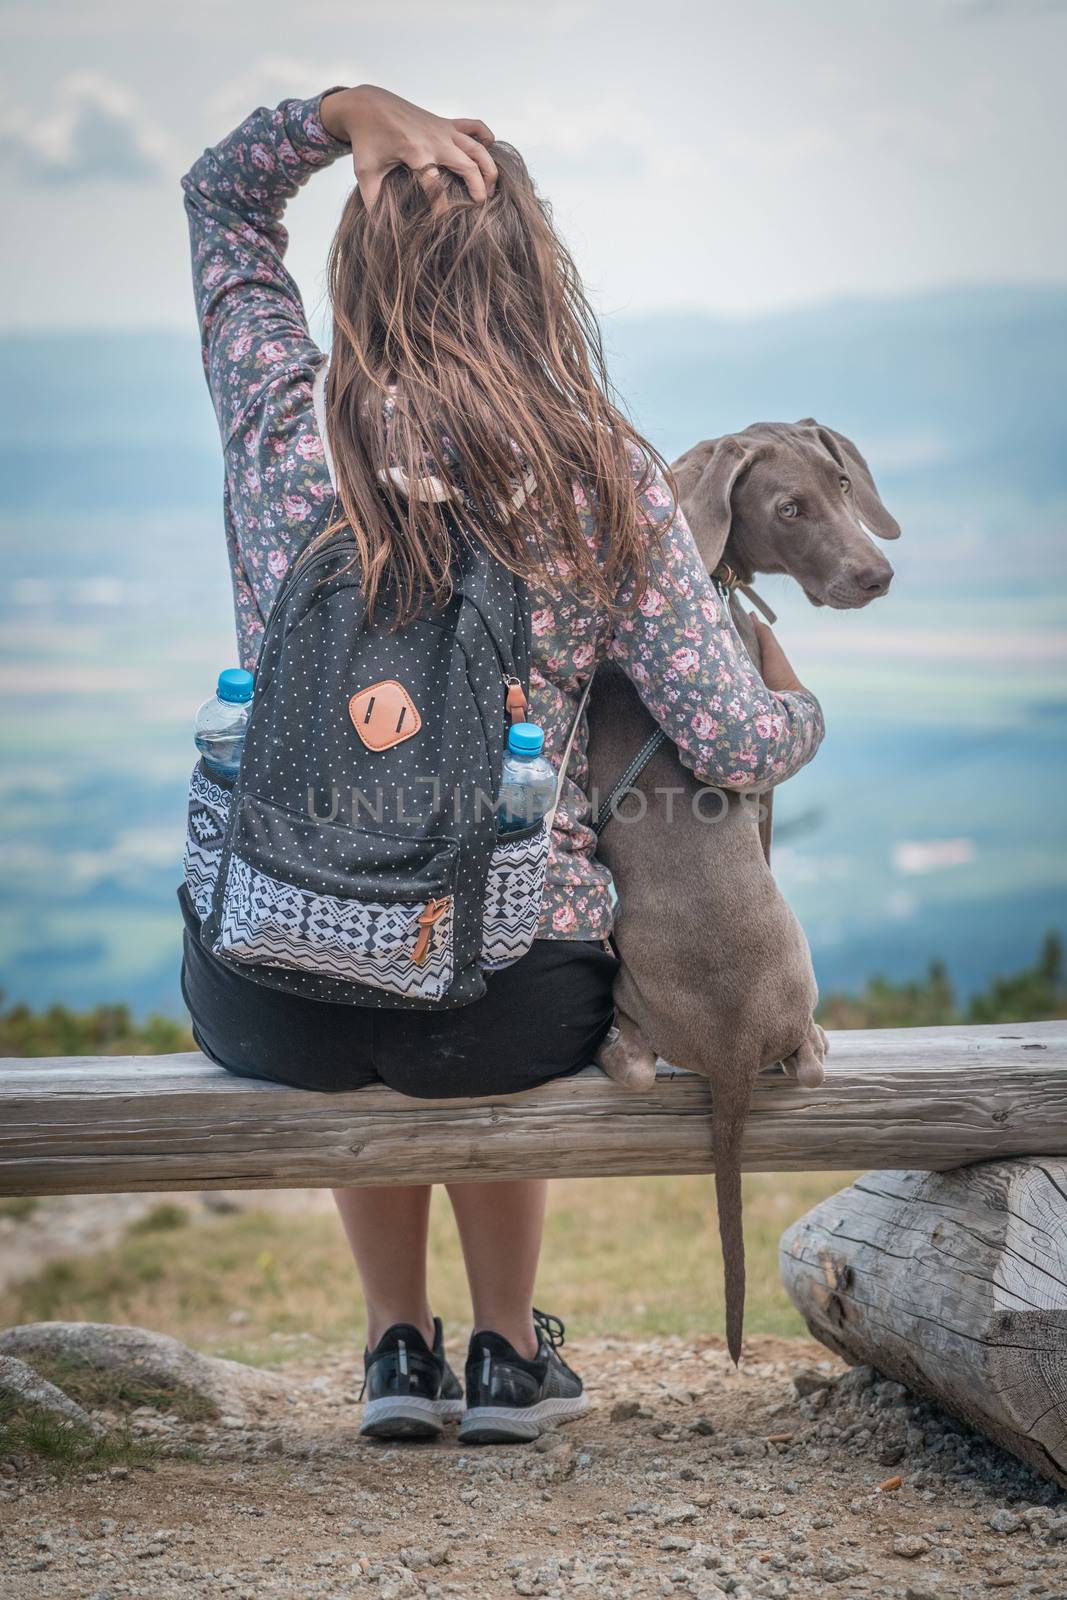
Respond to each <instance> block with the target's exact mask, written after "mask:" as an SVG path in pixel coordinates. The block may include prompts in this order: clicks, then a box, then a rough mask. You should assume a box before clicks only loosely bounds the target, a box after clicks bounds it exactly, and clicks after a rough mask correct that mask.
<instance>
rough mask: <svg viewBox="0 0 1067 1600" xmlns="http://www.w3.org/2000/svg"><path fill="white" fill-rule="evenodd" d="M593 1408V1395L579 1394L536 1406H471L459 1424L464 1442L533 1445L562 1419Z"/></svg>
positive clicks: (540, 1401) (568, 1418) (560, 1397)
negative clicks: (590, 1396)
mask: <svg viewBox="0 0 1067 1600" xmlns="http://www.w3.org/2000/svg"><path fill="white" fill-rule="evenodd" d="M588 1410H589V1397H588V1395H586V1394H584V1393H583V1394H576V1395H571V1396H569V1397H564V1396H557V1397H556V1398H555V1399H552V1400H538V1402H537V1404H536V1405H532V1406H471V1407H470V1408H469V1410H467V1411H465V1412H464V1413H463V1421H462V1422H461V1423H460V1425H459V1442H460V1444H529V1443H530V1442H531V1440H533V1439H539V1438H540V1437H541V1435H542V1434H543V1433H546V1432H547V1431H548V1429H549V1428H555V1427H557V1426H558V1425H559V1424H560V1423H561V1422H573V1421H575V1419H576V1418H578V1417H580V1416H583V1415H584V1414H585V1412H587V1411H588Z"/></svg>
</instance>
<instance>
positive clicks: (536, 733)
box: [508, 722, 545, 756]
mask: <svg viewBox="0 0 1067 1600" xmlns="http://www.w3.org/2000/svg"><path fill="white" fill-rule="evenodd" d="M544 748H545V734H544V729H543V728H539V727H538V726H537V723H536V722H513V723H512V724H511V727H510V728H509V729H508V749H509V750H512V751H514V753H515V755H517V756H539V755H540V754H541V751H542V750H543V749H544Z"/></svg>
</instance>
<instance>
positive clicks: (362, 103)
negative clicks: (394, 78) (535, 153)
mask: <svg viewBox="0 0 1067 1600" xmlns="http://www.w3.org/2000/svg"><path fill="white" fill-rule="evenodd" d="M320 114H321V117H322V125H323V127H324V128H325V129H326V132H327V133H328V134H330V135H331V136H332V137H333V138H335V139H345V140H347V141H348V142H349V144H351V146H352V165H353V167H354V168H355V173H356V181H357V182H358V184H359V187H360V192H361V193H362V195H363V198H364V200H365V202H366V204H367V206H368V207H372V206H373V205H374V203H375V201H376V200H377V198H378V195H379V193H380V191H381V187H382V180H383V178H384V177H385V176H386V174H387V173H389V172H392V171H393V169H394V168H395V167H408V168H409V169H410V171H412V172H413V173H415V175H416V177H417V178H418V180H419V182H420V183H421V185H422V187H423V189H424V191H425V193H426V195H427V196H428V198H429V199H430V200H431V201H433V202H434V203H435V204H437V203H438V202H441V201H443V199H444V185H443V182H442V179H441V170H442V169H444V171H446V172H454V173H455V174H456V176H457V177H459V178H462V180H463V182H464V183H465V184H466V187H467V192H468V194H469V195H470V197H471V199H472V200H474V201H478V202H482V201H485V200H487V199H488V198H489V197H490V196H491V195H492V193H493V190H494V188H495V187H496V166H495V164H494V162H493V158H492V156H491V155H490V154H489V151H488V148H487V146H488V145H491V144H492V142H493V134H492V132H491V130H490V129H489V128H487V127H486V125H485V123H484V122H481V121H479V119H478V118H477V117H437V116H434V114H433V113H432V112H430V111H423V110H422V109H421V108H420V107H419V106H414V105H412V104H411V102H410V100H402V99H401V98H400V96H399V95H396V94H390V93H389V91H388V90H387V89H376V88H374V87H373V86H372V85H369V84H364V85H361V86H360V87H359V88H358V89H337V90H335V91H334V92H333V93H332V94H328V95H325V96H324V97H323V100H322V106H321V112H320Z"/></svg>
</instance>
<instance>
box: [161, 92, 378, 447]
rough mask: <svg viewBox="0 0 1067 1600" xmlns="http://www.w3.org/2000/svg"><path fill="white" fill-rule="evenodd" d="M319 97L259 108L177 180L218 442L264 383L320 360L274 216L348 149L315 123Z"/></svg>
mask: <svg viewBox="0 0 1067 1600" xmlns="http://www.w3.org/2000/svg"><path fill="white" fill-rule="evenodd" d="M319 99H320V97H319V96H316V97H315V98H314V99H312V100H284V101H283V102H282V103H281V105H279V106H276V107H275V108H274V109H273V110H268V109H267V108H266V107H264V106H261V107H260V108H259V110H258V111H253V112H252V114H251V115H250V116H248V117H246V118H245V120H244V122H242V123H241V125H240V127H238V128H235V129H234V131H233V133H231V134H229V135H228V136H227V137H226V138H225V139H223V140H222V142H221V143H220V144H217V145H215V147H214V148H213V149H211V150H205V151H204V153H203V155H202V156H201V157H200V159H199V161H197V162H196V163H195V165H194V166H193V167H192V168H191V169H190V170H189V172H187V173H186V175H185V177H184V178H183V179H182V188H183V189H184V190H185V210H186V214H187V216H188V219H189V236H190V242H191V244H192V254H193V292H194V294H195V296H196V310H197V317H198V319H199V323H200V334H201V342H202V348H203V357H204V370H205V372H206V374H207V381H208V388H209V389H210V391H211V398H212V401H213V402H214V406H215V412H216V415H217V416H218V419H219V430H220V432H221V434H222V440H223V444H224V445H225V444H227V443H228V442H229V441H230V439H232V438H233V436H234V434H235V433H236V432H237V430H238V429H239V428H240V427H241V425H242V422H243V421H244V420H245V418H246V417H247V415H248V414H249V412H250V411H251V410H253V409H254V408H255V407H257V406H258V405H260V404H261V403H262V401H263V398H264V393H265V391H267V390H271V391H273V392H274V393H275V394H277V393H278V392H279V391H280V390H282V389H284V387H285V385H286V384H288V383H291V382H292V381H293V380H294V379H296V380H297V381H299V380H302V379H303V380H306V379H307V378H308V376H309V375H310V374H312V373H313V371H314V368H315V367H316V366H317V365H318V363H319V362H320V361H321V359H322V357H321V353H320V351H319V350H318V349H317V347H316V346H315V344H314V343H313V341H312V339H311V336H310V334H309V333H308V326H307V319H306V317H305V315H304V306H303V302H302V301H301V298H300V291H299V289H298V288H297V286H296V284H295V283H294V281H293V279H292V277H291V276H290V274H289V273H288V272H287V270H286V268H285V264H284V256H285V251H286V246H287V245H288V242H289V240H288V234H287V233H286V230H285V227H284V226H283V224H282V214H283V212H284V211H285V207H286V204H287V202H288V201H289V200H290V199H291V198H292V196H293V195H295V194H296V192H297V190H298V189H299V188H300V187H301V185H302V184H304V183H306V182H307V180H308V179H309V178H310V177H311V175H312V173H313V172H317V171H318V170H319V169H320V168H322V167H325V166H328V165H329V164H330V162H332V161H336V159H337V157H338V156H340V155H347V154H348V153H349V147H348V145H347V144H345V143H344V142H343V141H342V140H339V139H336V138H333V137H331V135H329V134H328V133H327V132H326V131H325V129H324V128H323V126H322V121H321V119H320V116H319Z"/></svg>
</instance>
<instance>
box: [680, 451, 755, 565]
mask: <svg viewBox="0 0 1067 1600" xmlns="http://www.w3.org/2000/svg"><path fill="white" fill-rule="evenodd" d="M755 455H756V447H755V445H752V444H749V443H748V442H747V441H745V440H743V439H739V438H738V437H737V435H736V434H733V433H727V434H724V435H723V437H722V438H721V439H705V440H704V442H703V444H696V445H694V446H693V448H692V450H687V451H686V453H685V455H684V456H679V458H678V460H677V461H676V462H675V463H674V465H673V467H672V468H671V470H672V472H673V473H674V478H675V482H676V483H677V485H678V501H679V504H680V505H681V508H682V510H683V511H684V512H685V517H686V521H687V522H688V523H689V526H690V528H691V529H692V530H693V537H694V539H695V540H696V542H697V548H698V550H699V551H700V555H701V559H702V560H703V562H704V565H705V567H706V568H707V569H708V571H709V572H714V571H715V568H716V567H717V566H718V565H719V562H720V561H721V560H722V555H723V551H724V550H725V549H726V541H727V539H728V538H729V537H730V523H731V521H732V519H733V507H732V505H731V503H730V501H731V496H732V494H733V491H734V484H735V483H736V482H737V479H738V477H739V476H740V474H741V473H742V472H743V471H744V469H745V468H746V467H747V466H749V465H750V463H751V462H752V461H753V459H754V458H755Z"/></svg>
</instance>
